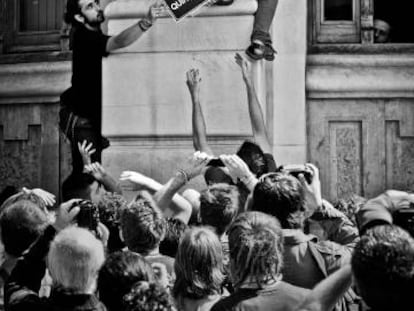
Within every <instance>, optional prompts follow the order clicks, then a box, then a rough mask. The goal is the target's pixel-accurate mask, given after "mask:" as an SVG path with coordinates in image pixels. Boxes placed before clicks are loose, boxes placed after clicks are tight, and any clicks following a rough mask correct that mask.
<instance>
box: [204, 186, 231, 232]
mask: <svg viewBox="0 0 414 311" xmlns="http://www.w3.org/2000/svg"><path fill="white" fill-rule="evenodd" d="M238 211H239V193H238V190H237V187H236V186H232V185H228V184H214V185H212V186H210V187H208V188H207V189H206V190H205V191H203V192H202V193H201V196H200V216H201V223H202V224H203V225H206V226H211V227H213V228H214V229H215V230H216V233H217V234H218V235H222V234H223V233H224V232H225V231H226V230H227V228H228V226H229V225H230V224H231V222H232V221H233V220H234V218H235V217H236V215H237V213H238Z"/></svg>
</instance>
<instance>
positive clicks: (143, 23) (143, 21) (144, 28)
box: [138, 18, 152, 32]
mask: <svg viewBox="0 0 414 311" xmlns="http://www.w3.org/2000/svg"><path fill="white" fill-rule="evenodd" d="M138 26H139V28H141V30H142V31H143V32H145V31H147V30H148V29H150V28H151V26H152V22H150V21H149V20H148V19H146V18H143V19H141V20H140V21H139V22H138Z"/></svg>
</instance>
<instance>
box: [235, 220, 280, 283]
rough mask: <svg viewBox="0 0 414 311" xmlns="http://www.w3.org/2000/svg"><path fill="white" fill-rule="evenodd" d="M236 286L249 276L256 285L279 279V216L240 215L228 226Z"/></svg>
mask: <svg viewBox="0 0 414 311" xmlns="http://www.w3.org/2000/svg"><path fill="white" fill-rule="evenodd" d="M229 247H230V259H231V260H230V269H231V274H232V279H233V283H234V284H233V285H234V286H235V288H238V287H239V286H240V285H241V284H242V283H243V282H244V281H245V280H246V279H251V280H253V281H255V282H256V284H257V286H259V287H261V286H262V285H264V284H266V283H268V282H269V281H272V280H275V281H276V280H277V279H278V277H279V275H280V271H281V268H282V265H283V235H282V228H281V227H280V224H279V222H278V221H277V219H276V218H274V217H272V216H269V215H266V214H263V213H260V212H245V213H243V214H241V215H239V216H238V217H237V218H236V220H235V221H234V223H233V224H232V225H231V226H230V229H229Z"/></svg>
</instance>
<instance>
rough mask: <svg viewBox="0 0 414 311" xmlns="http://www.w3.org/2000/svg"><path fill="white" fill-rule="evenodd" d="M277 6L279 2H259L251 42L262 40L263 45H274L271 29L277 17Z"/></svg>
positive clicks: (265, 0) (259, 0)
mask: <svg viewBox="0 0 414 311" xmlns="http://www.w3.org/2000/svg"><path fill="white" fill-rule="evenodd" d="M277 4H278V0H258V7H257V11H256V14H255V16H254V23H253V33H252V36H251V41H253V40H260V41H262V42H263V43H269V44H271V43H272V40H271V38H270V34H269V29H270V26H271V25H272V21H273V17H274V16H275V12H276V8H277Z"/></svg>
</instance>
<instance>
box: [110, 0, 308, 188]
mask: <svg viewBox="0 0 414 311" xmlns="http://www.w3.org/2000/svg"><path fill="white" fill-rule="evenodd" d="M146 8H147V2H145V1H132V0H118V1H114V2H111V3H110V4H109V5H108V6H107V8H106V12H105V13H106V16H107V17H108V31H109V34H110V35H114V34H117V33H119V32H120V31H121V30H123V29H125V28H126V27H128V26H129V25H131V24H133V23H135V22H136V21H137V20H138V19H139V18H141V17H143V16H144V15H145V14H146ZM256 9H257V2H256V1H254V0H236V1H235V2H234V3H233V4H232V5H231V6H227V7H220V6H213V7H205V8H202V9H200V10H199V11H197V12H196V16H190V17H187V18H186V19H184V20H183V21H181V22H180V23H178V24H177V23H175V21H174V20H173V19H172V18H171V17H165V18H161V19H159V20H158V21H157V22H156V24H155V25H154V26H153V27H152V28H151V29H150V30H149V31H148V32H147V33H145V34H144V35H143V37H142V38H140V40H139V41H137V42H135V43H134V44H133V45H131V46H129V47H128V48H125V49H122V50H120V51H118V52H117V53H114V54H111V55H110V56H109V57H108V58H106V59H105V60H104V63H103V132H104V135H106V136H108V137H109V139H110V140H111V147H110V148H109V149H108V150H107V151H105V152H104V164H105V166H107V167H108V169H109V171H110V172H111V173H112V174H114V175H115V176H118V175H119V173H120V172H121V171H122V170H126V169H128V170H137V171H140V172H142V173H144V174H148V175H150V176H152V177H154V178H156V179H157V180H159V181H161V182H165V181H166V180H167V179H168V178H169V177H170V176H171V174H172V173H173V172H174V171H175V170H176V169H177V167H179V166H180V165H181V163H183V162H184V161H186V159H187V158H188V156H190V155H191V154H192V152H193V151H194V149H193V145H192V137H191V135H192V129H191V111H192V109H191V108H192V107H191V99H190V95H189V92H188V90H187V86H186V83H185V80H186V76H185V73H186V71H187V70H189V69H190V68H198V69H199V70H200V73H201V76H202V85H201V104H202V108H203V112H204V116H205V119H206V125H207V134H208V138H209V143H210V145H211V146H212V148H213V150H214V152H215V153H216V154H221V153H234V152H235V151H236V150H237V148H238V147H239V145H240V143H241V142H242V141H243V140H244V139H245V138H249V137H251V135H252V129H251V125H250V119H249V115H248V107H247V95H246V90H245V86H244V84H243V81H242V77H241V72H240V69H239V67H238V66H237V64H236V63H235V62H234V55H235V53H236V52H241V53H242V52H243V51H244V50H245V49H246V47H247V46H248V45H249V44H250V34H251V30H252V25H253V14H254V13H255V11H256ZM305 25H306V1H305V0H295V1H289V0H281V1H280V3H279V8H278V11H277V14H276V18H275V22H274V26H273V27H274V29H273V30H272V31H273V34H274V38H273V40H274V45H275V47H276V48H277V50H278V52H279V54H278V55H277V58H276V61H275V62H273V63H266V62H265V61H260V62H256V63H255V64H254V72H255V84H256V89H257V91H258V94H259V99H260V101H261V103H262V108H263V111H264V112H265V115H266V116H265V118H266V121H267V126H268V128H269V130H270V132H271V136H272V142H273V145H274V151H275V157H276V160H277V161H278V162H279V163H287V162H298V161H299V162H304V161H305V150H306V148H305V84H304V80H305V74H304V72H305V56H306V27H305ZM287 29H288V30H289V32H287ZM198 182H200V180H199V181H198ZM196 183H197V181H196Z"/></svg>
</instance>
